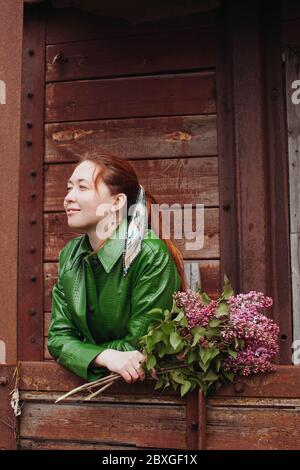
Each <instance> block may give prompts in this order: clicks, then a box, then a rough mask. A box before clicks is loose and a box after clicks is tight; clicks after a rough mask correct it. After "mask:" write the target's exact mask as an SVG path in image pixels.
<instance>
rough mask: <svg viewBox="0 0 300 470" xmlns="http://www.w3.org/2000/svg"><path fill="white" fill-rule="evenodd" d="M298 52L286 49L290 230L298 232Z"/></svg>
mask: <svg viewBox="0 0 300 470" xmlns="http://www.w3.org/2000/svg"><path fill="white" fill-rule="evenodd" d="M299 39H300V38H299ZM299 65H300V53H299V54H295V52H294V51H293V50H292V49H291V48H287V50H286V106H287V135H288V153H289V187H290V231H291V233H300V156H299V153H300V103H297V101H298V99H299V93H298V94H297V93H296V89H298V87H296V88H295V81H298V80H300V72H299Z"/></svg>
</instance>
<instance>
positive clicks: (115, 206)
mask: <svg viewBox="0 0 300 470" xmlns="http://www.w3.org/2000/svg"><path fill="white" fill-rule="evenodd" d="M126 204H127V196H126V194H124V193H119V194H117V195H116V196H114V201H113V203H112V206H111V210H112V212H117V211H119V210H121V209H123V208H124V207H125V205H126Z"/></svg>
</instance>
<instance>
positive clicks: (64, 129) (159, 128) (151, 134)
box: [45, 115, 217, 163]
mask: <svg viewBox="0 0 300 470" xmlns="http://www.w3.org/2000/svg"><path fill="white" fill-rule="evenodd" d="M96 152H102V153H105V152H108V153H113V154H115V155H119V156H121V157H124V158H126V159H136V158H138V159H140V158H143V159H146V158H150V159H154V158H155V159H156V158H174V157H177V158H185V157H200V156H210V155H211V156H213V155H216V154H217V130H216V116H215V115H208V116H206V115H198V116H170V117H160V118H145V119H143V118H138V119H110V120H101V121H85V122H77V123H76V122H71V123H61V124H46V126H45V162H46V163H56V162H57V163H59V162H75V161H79V160H81V159H84V158H86V157H88V155H89V154H91V153H96Z"/></svg>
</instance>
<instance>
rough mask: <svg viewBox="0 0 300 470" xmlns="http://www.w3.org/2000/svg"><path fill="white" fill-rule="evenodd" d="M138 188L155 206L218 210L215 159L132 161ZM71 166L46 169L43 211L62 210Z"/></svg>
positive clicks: (216, 165) (46, 167) (72, 169)
mask: <svg viewBox="0 0 300 470" xmlns="http://www.w3.org/2000/svg"><path fill="white" fill-rule="evenodd" d="M130 163H131V164H132V166H133V167H134V169H135V171H136V173H137V175H138V178H139V181H140V184H142V185H143V186H144V188H145V189H146V191H148V192H149V193H150V194H151V195H152V196H153V197H154V198H155V199H156V200H157V203H158V204H162V203H165V204H169V205H172V204H205V206H208V207H209V206H217V205H218V202H219V198H218V160H217V158H216V157H203V158H190V159H162V160H132V161H131V162H130ZM74 169H75V165H74V164H70V163H65V164H63V165H46V166H45V178H44V180H45V181H44V189H45V194H44V196H45V197H44V211H51V212H54V211H61V210H63V199H64V198H65V196H66V190H67V181H68V179H69V178H70V176H71V174H72V172H73V171H74Z"/></svg>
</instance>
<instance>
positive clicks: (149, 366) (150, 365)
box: [146, 354, 156, 370]
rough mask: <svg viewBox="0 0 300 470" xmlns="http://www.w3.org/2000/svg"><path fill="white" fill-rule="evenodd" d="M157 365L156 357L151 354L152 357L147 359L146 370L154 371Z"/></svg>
mask: <svg viewBox="0 0 300 470" xmlns="http://www.w3.org/2000/svg"><path fill="white" fill-rule="evenodd" d="M155 365H156V358H155V356H153V354H150V355H149V356H148V357H147V361H146V368H147V370H150V369H152V368H153V367H154V366H155Z"/></svg>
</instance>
